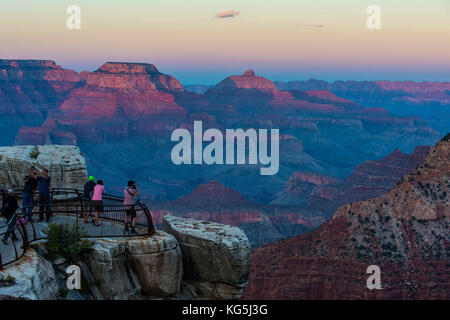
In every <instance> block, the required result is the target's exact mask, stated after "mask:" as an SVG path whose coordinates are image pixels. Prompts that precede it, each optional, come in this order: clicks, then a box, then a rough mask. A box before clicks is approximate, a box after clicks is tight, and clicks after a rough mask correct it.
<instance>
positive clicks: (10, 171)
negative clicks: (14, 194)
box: [0, 145, 87, 189]
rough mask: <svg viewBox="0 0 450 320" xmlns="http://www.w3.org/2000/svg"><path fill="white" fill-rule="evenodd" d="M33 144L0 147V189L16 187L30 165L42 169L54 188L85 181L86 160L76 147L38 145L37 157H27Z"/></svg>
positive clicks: (77, 185) (70, 186)
mask: <svg viewBox="0 0 450 320" xmlns="http://www.w3.org/2000/svg"><path fill="white" fill-rule="evenodd" d="M33 148H34V146H13V147H0V188H3V189H8V188H19V187H21V186H23V179H24V178H25V176H26V175H27V174H28V170H29V168H30V167H31V166H35V167H36V168H37V169H39V170H40V169H42V168H46V169H48V170H49V175H50V177H51V178H52V186H53V187H55V188H73V189H82V187H83V185H84V184H85V183H86V181H87V170H86V162H85V159H84V157H83V155H82V154H81V151H80V149H79V148H78V147H75V146H60V145H43V146H38V149H39V152H40V154H39V156H38V157H37V159H33V158H31V157H30V155H29V154H30V152H31V150H33Z"/></svg>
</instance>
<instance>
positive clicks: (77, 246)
mask: <svg viewBox="0 0 450 320" xmlns="http://www.w3.org/2000/svg"><path fill="white" fill-rule="evenodd" d="M44 233H45V234H46V235H47V242H46V243H45V248H46V249H47V252H48V254H47V258H49V259H50V260H54V259H56V258H58V257H63V258H64V259H66V261H67V262H68V263H76V262H78V261H85V260H86V259H87V257H88V256H89V253H90V252H91V251H92V246H93V244H94V243H93V242H92V241H89V240H82V239H81V238H82V237H86V236H87V234H86V233H85V231H84V230H83V229H82V228H81V227H80V226H79V225H78V224H73V225H70V224H69V223H67V222H66V223H62V224H56V223H51V224H49V226H48V229H46V230H44Z"/></svg>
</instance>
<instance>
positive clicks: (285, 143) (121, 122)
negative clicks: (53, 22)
mask: <svg viewBox="0 0 450 320" xmlns="http://www.w3.org/2000/svg"><path fill="white" fill-rule="evenodd" d="M0 72H1V74H2V77H1V79H0V113H2V112H3V113H4V116H2V117H0V130H2V132H4V134H2V135H1V136H0V145H11V144H13V143H15V144H18V145H30V144H64V145H77V146H79V147H80V148H81V150H83V152H84V153H85V155H86V159H87V161H88V164H89V166H90V168H92V170H93V173H94V174H95V175H97V176H108V180H109V181H108V185H109V187H110V189H109V190H115V191H117V192H118V191H121V190H120V189H121V188H122V185H123V180H122V179H123V178H122V177H123V175H124V174H125V175H128V176H132V177H134V178H136V179H139V180H138V184H139V185H140V187H141V190H142V191H145V192H146V193H147V194H148V195H154V194H156V195H157V197H158V198H163V199H165V200H173V199H176V198H178V197H179V196H181V195H186V194H189V193H190V192H191V191H192V190H193V188H195V187H196V186H197V185H198V183H196V182H197V181H199V180H200V179H203V181H211V180H217V181H219V182H220V183H221V184H224V185H226V186H228V187H230V188H232V189H234V190H236V191H238V192H239V193H240V194H242V195H244V196H245V197H247V198H248V199H249V200H253V201H256V202H263V203H269V202H270V201H272V200H273V199H274V198H275V195H276V194H277V193H279V192H280V191H281V190H282V189H283V187H284V186H285V184H286V182H287V181H288V179H289V177H290V176H291V175H292V174H293V173H294V172H312V173H314V174H321V175H324V174H325V175H329V176H331V177H333V178H337V179H343V178H345V177H346V176H348V175H349V174H350V173H351V172H352V170H353V168H355V167H356V166H357V165H359V164H361V163H362V162H364V161H367V160H369V159H377V158H381V157H384V156H386V155H387V154H389V153H391V152H392V151H393V150H394V149H395V148H399V150H401V151H402V152H412V150H413V149H414V148H415V147H416V146H417V145H432V144H434V143H436V141H437V140H438V139H439V133H438V132H437V131H436V130H434V129H432V128H430V124H429V123H428V122H425V121H423V120H421V119H419V118H412V117H403V116H396V115H393V114H390V113H389V112H386V110H385V109H383V108H384V107H385V105H384V104H382V103H380V104H378V103H373V104H370V105H366V104H363V103H360V102H359V100H357V99H351V98H348V97H347V96H344V95H341V94H339V92H336V91H333V90H331V88H328V87H327V86H324V88H321V87H320V86H316V87H315V88H311V89H308V90H281V89H280V88H277V87H276V85H275V83H274V82H272V81H270V80H269V79H267V78H265V77H263V76H261V75H258V74H255V72H253V71H252V70H248V71H246V72H244V73H243V74H242V75H232V76H230V77H227V78H226V79H225V80H223V81H221V82H220V83H219V84H217V85H215V86H213V87H211V88H209V90H208V91H207V92H206V93H205V94H198V93H193V92H185V91H184V89H183V87H182V85H181V84H180V82H179V81H178V80H176V79H175V78H174V77H172V76H170V75H167V74H163V73H162V72H160V71H159V70H158V69H157V68H156V66H154V65H152V64H147V63H130V62H107V63H105V64H104V65H102V66H100V67H99V68H98V69H97V70H95V71H94V72H82V73H76V72H74V71H71V70H65V69H63V68H62V67H60V66H58V65H56V64H55V63H54V62H53V61H50V60H2V63H0ZM371 88H373V90H375V89H376V88H378V89H379V88H380V85H378V84H375V85H374V84H373V83H372V84H371V85H367V89H366V91H368V93H367V95H368V97H370V90H371ZM378 89H377V90H378ZM382 90H384V89H382ZM389 91H395V90H389ZM374 92H375V93H376V92H378V91H374ZM383 92H384V91H383ZM427 92H428V91H427ZM375 93H374V94H375ZM366 100H367V99H366ZM366 102H367V101H366ZM367 107H370V108H367ZM441 119H442V120H441V123H440V124H438V125H436V128H438V129H439V130H440V129H441V128H442V127H445V126H446V125H447V124H446V123H445V121H444V120H445V119H444V118H441ZM194 120H202V121H203V125H204V129H206V128H218V129H220V130H225V129H227V128H243V129H247V128H267V129H271V128H276V129H279V130H280V133H281V135H282V136H281V137H280V163H281V164H283V165H282V170H280V172H279V174H278V175H276V176H274V177H271V178H270V179H268V178H267V177H261V176H260V175H259V173H258V170H257V169H258V168H256V167H253V166H239V167H235V166H196V167H195V168H193V167H186V166H174V165H173V164H172V162H171V159H170V153H171V148H172V147H173V144H172V143H171V141H170V134H171V132H172V131H173V130H174V129H176V128H186V129H188V130H192V126H193V121H194ZM433 124H434V123H433ZM433 128H435V126H434V125H433ZM130 141H133V142H132V143H130ZM105 154H108V155H110V156H109V157H105V156H104V155H105ZM330 154H332V155H333V158H332V159H330V157H329V155H330ZM119 163H120V164H126V165H118V164H119ZM137 176H138V177H137ZM242 177H245V180H243V178H242ZM244 182H245V183H244Z"/></svg>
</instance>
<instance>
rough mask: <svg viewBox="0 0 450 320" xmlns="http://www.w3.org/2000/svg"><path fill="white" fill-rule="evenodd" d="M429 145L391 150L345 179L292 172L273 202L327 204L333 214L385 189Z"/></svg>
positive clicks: (410, 167) (415, 163) (413, 164)
mask: <svg viewBox="0 0 450 320" xmlns="http://www.w3.org/2000/svg"><path fill="white" fill-rule="evenodd" d="M429 151H430V147H427V146H420V147H416V148H415V149H414V152H412V153H411V154H404V153H402V152H401V151H400V150H398V149H395V150H394V152H392V153H391V154H389V155H387V156H386V157H384V158H382V159H379V160H370V161H366V162H364V163H362V164H360V165H358V166H357V167H356V168H355V170H354V171H353V173H352V174H351V175H349V176H348V177H347V178H346V179H345V180H338V179H335V178H333V177H330V176H326V175H320V174H315V173H312V172H294V174H293V175H292V176H291V177H290V178H289V180H288V182H287V183H286V186H285V189H284V190H283V191H282V192H280V194H278V196H277V198H276V199H275V200H274V201H272V203H274V204H284V205H303V206H311V207H314V206H324V205H326V206H328V207H329V208H330V210H333V212H332V213H334V211H335V210H336V209H337V207H338V206H340V205H342V204H345V203H350V202H354V201H361V200H365V199H369V198H374V197H377V196H380V195H383V194H385V193H386V192H388V191H389V190H390V189H391V188H392V187H394V186H395V184H396V183H397V182H398V181H399V180H400V179H401V178H402V177H403V176H404V175H405V174H407V173H409V172H411V171H412V170H414V169H416V168H417V167H418V166H419V165H420V164H421V163H422V162H423V161H424V160H425V158H426V156H427V155H428V152H429Z"/></svg>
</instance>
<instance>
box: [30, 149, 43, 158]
mask: <svg viewBox="0 0 450 320" xmlns="http://www.w3.org/2000/svg"><path fill="white" fill-rule="evenodd" d="M40 153H41V152H40V151H39V149H38V147H34V149H33V150H31V151H30V158H32V159H37V157H39V154H40Z"/></svg>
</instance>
